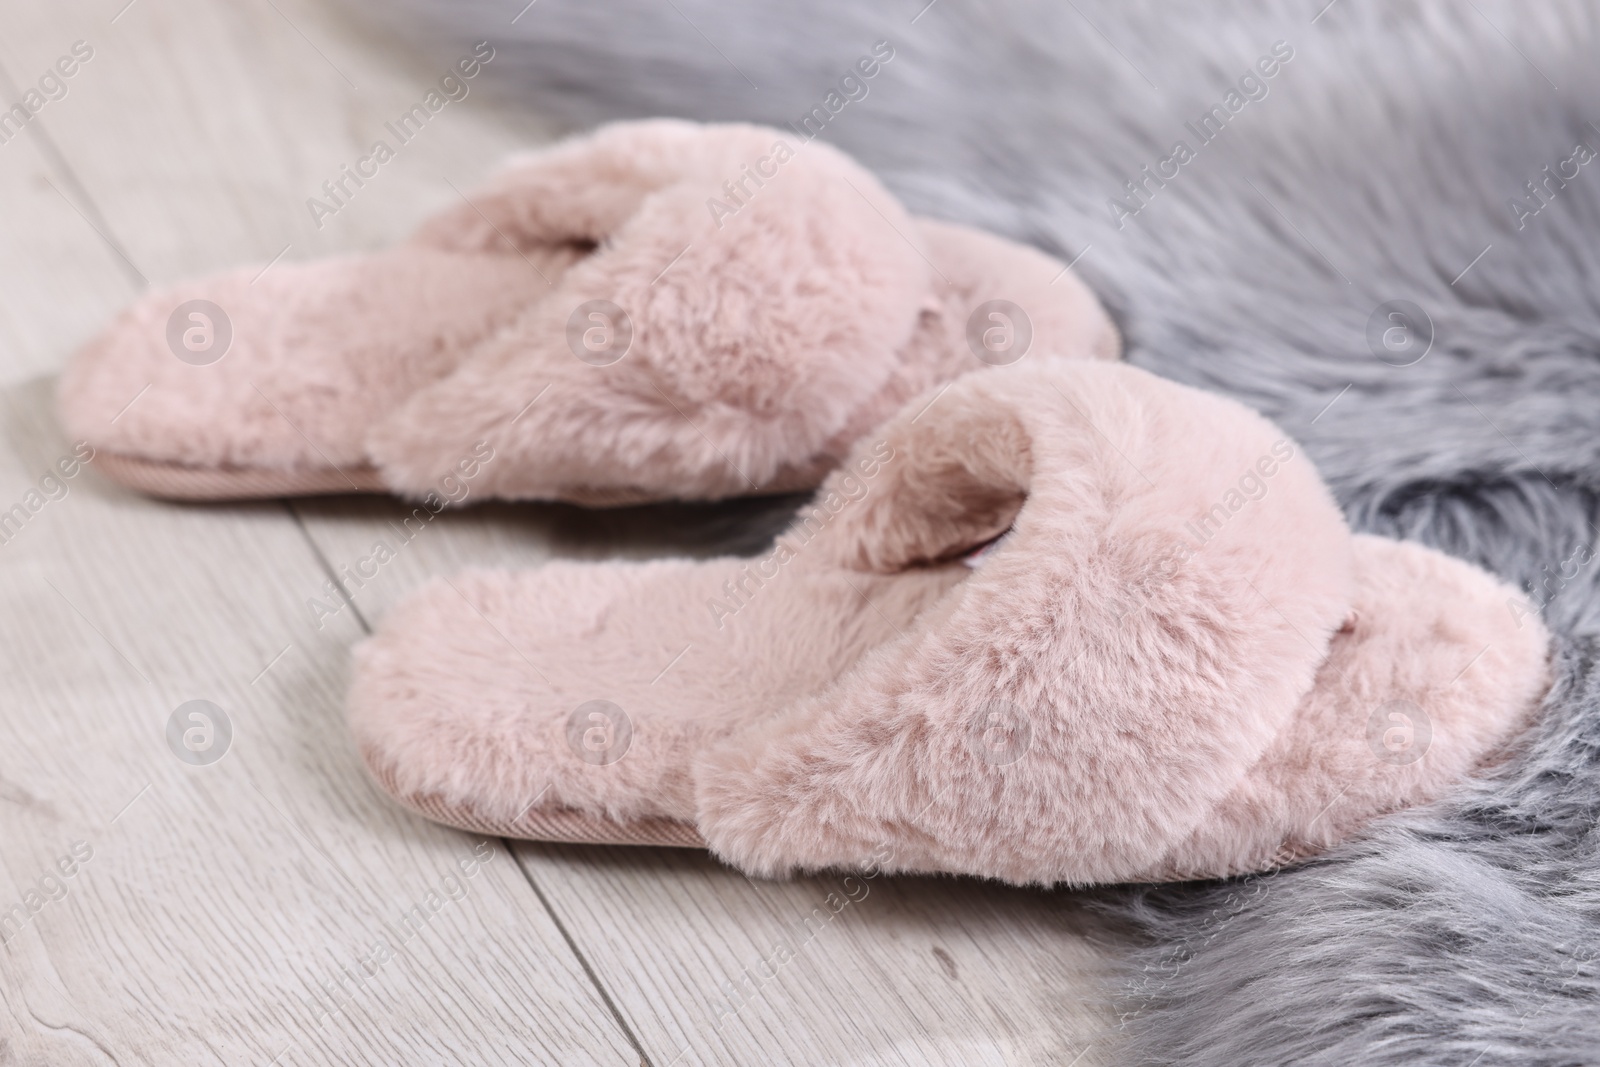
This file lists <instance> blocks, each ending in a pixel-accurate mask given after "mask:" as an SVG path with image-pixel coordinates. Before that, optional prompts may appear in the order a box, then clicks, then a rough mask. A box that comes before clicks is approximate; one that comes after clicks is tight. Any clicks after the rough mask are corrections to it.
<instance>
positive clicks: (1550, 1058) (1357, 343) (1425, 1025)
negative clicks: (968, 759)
mask: <svg viewBox="0 0 1600 1067" xmlns="http://www.w3.org/2000/svg"><path fill="white" fill-rule="evenodd" d="M362 2H365V3H374V0H362ZM925 4H927V0H897V2H895V3H892V4H884V5H874V6H873V7H872V8H871V9H869V7H868V5H861V4H855V3H850V2H849V0H821V2H817V3H812V4H808V5H785V6H781V7H780V6H777V5H769V4H762V5H756V4H753V3H749V2H742V3H740V2H734V0H668V2H665V3H658V2H656V0H648V2H647V0H609V2H607V3H605V4H595V5H588V4H583V3H579V2H578V0H539V2H538V3H537V4H536V5H534V6H530V7H529V8H526V9H524V10H523V12H522V14H521V15H520V16H518V17H517V18H516V20H515V22H514V23H513V22H512V18H511V17H512V15H515V14H516V9H517V8H518V7H520V6H521V5H520V2H518V3H512V2H509V0H403V2H402V3H401V4H400V5H399V6H400V7H401V8H404V9H407V17H408V18H409V19H410V20H411V22H410V25H412V26H413V27H423V26H428V27H431V29H429V30H428V31H427V33H426V34H425V36H427V37H428V38H429V39H430V40H433V41H434V42H436V43H440V44H441V45H442V46H444V47H446V48H447V49H448V50H452V51H450V52H449V54H450V55H454V54H455V52H456V51H459V50H460V46H461V44H462V43H464V42H469V41H473V40H478V39H481V38H485V37H487V38H489V39H491V40H493V41H495V42H496V46H497V48H499V49H500V51H501V55H502V56H503V57H504V58H502V59H497V61H496V64H495V68H494V74H495V76H497V77H500V78H502V79H506V80H505V81H504V82H503V88H505V89H506V90H508V91H513V92H516V93H519V94H521V95H522V97H523V98H524V99H526V100H528V101H529V103H530V104H531V105H532V106H533V107H534V108H536V109H537V110H538V111H540V112H542V113H546V114H553V115H556V116H559V117H561V118H563V119H564V120H566V121H568V122H570V123H572V124H573V125H575V126H581V125H587V124H590V123H594V122H598V121H602V120H606V119H612V118H619V117H629V116H639V115H653V114H672V115H684V116H689V117H693V118H703V119H735V118H737V119H750V120H756V121H764V122H769V123H773V124H777V125H782V124H784V123H787V122H797V121H798V120H799V119H800V117H801V116H803V115H806V114H808V113H812V109H813V108H815V107H817V106H819V105H825V101H826V99H827V96H828V94H829V92H830V91H832V90H834V89H835V88H837V87H839V85H840V81H841V78H842V77H843V76H844V75H845V74H847V73H848V72H849V68H850V67H851V66H852V64H853V63H854V62H855V60H856V59H857V57H859V56H861V55H864V54H866V53H868V52H869V51H870V50H871V49H872V46H873V44H874V43H875V42H877V41H888V42H890V44H891V46H892V48H893V49H894V57H893V59H892V60H890V61H889V62H888V63H887V64H886V65H885V66H884V67H883V69H882V71H881V72H880V73H879V74H878V76H877V77H876V78H874V79H873V80H872V81H871V82H870V83H867V84H866V86H865V95H864V96H862V95H860V93H861V91H862V90H860V89H857V88H855V87H853V86H851V85H846V86H845V89H846V90H848V93H846V94H844V95H843V97H842V98H843V99H844V100H845V102H844V104H843V105H842V106H840V107H839V108H838V109H837V113H835V112H834V110H833V109H831V108H829V109H827V110H826V123H825V130H824V132H823V134H822V136H824V137H826V138H827V139H829V140H831V141H833V142H834V143H836V144H838V145H840V146H841V147H843V148H845V149H847V150H848V151H850V152H852V153H854V154H855V155H856V156H857V157H858V158H860V159H861V160H862V161H863V162H865V163H867V164H868V165H869V166H871V167H873V168H875V169H876V170H877V171H878V172H879V173H880V174H882V175H883V176H884V178H885V179H886V181H887V182H888V183H889V185H890V186H891V187H893V188H894V189H895V190H896V191H897V192H898V193H899V194H900V195H901V196H902V197H903V198H904V199H905V200H906V201H907V202H908V203H909V204H910V205H911V206H912V208H913V209H914V210H917V211H920V212H923V213H926V214H931V215H938V216H943V217H947V218H952V219H957V220H960V221H965V222H971V223H976V224H979V225H983V226H987V227H989V228H992V229H994V230H997V231H1000V232H1003V233H1007V234H1010V235H1012V236H1015V237H1019V238H1022V239H1025V240H1029V241H1032V242H1034V243H1036V244H1038V245H1040V246H1042V247H1044V248H1046V249H1048V250H1050V251H1052V252H1054V253H1055V254H1057V255H1059V256H1061V257H1063V258H1065V259H1068V260H1071V259H1074V258H1075V257H1081V258H1079V259H1078V269H1079V270H1080V272H1081V273H1082V274H1083V275H1084V276H1085V277H1087V278H1088V279H1089V280H1090V282H1091V283H1092V284H1094V285H1095V286H1096V288H1097V289H1098V290H1099V291H1100V292H1101V293H1102V294H1103V295H1104V297H1105V298H1106V300H1107V303H1108V304H1109V306H1111V308H1112V309H1113V314H1114V315H1116V317H1117V318H1118V320H1119V321H1120V323H1121V324H1122V326H1123V329H1124V331H1125V333H1126V336H1127V340H1128V344H1129V358H1130V359H1131V361H1132V362H1134V363H1136V364H1138V365H1141V366H1144V367H1147V368H1150V369H1152V370H1155V371H1157V372H1159V373H1161V374H1164V375H1166V376H1168V377H1171V378H1175V379H1178V380H1180V381H1184V382H1188V383H1192V384H1195V385H1199V386H1203V387H1206V388H1210V389H1214V390H1217V391H1219V392H1223V393H1228V394H1231V395H1233V396H1235V397H1238V398H1240V399H1242V400H1244V401H1246V402H1247V403H1250V404H1252V405H1254V406H1255V407H1257V408H1259V409H1260V410H1261V411H1263V412H1264V413H1266V414H1267V415H1269V416H1271V417H1272V418H1274V419H1276V420H1278V421H1279V422H1280V423H1281V424H1282V425H1283V426H1284V427H1285V428H1286V429H1287V430H1289V431H1290V432H1291V433H1292V434H1294V435H1295V436H1296V437H1298V438H1299V439H1300V440H1301V441H1302V442H1304V444H1305V446H1306V447H1307V449H1308V450H1309V451H1310V454H1311V455H1312V456H1313V457H1314V459H1315V460H1316V462H1317V463H1318V464H1319V465H1320V467H1321V469H1322V471H1323V472H1324V473H1325V475H1326V476H1327V478H1328V480H1329V482H1330V483H1331V484H1332V485H1333V486H1334V488H1335V491H1336V492H1337V493H1338V494H1339V496H1340V499H1341V500H1342V502H1343V503H1344V505H1345V507H1346V509H1347V511H1348V513H1349V515H1350V517H1351V519H1352V521H1353V522H1354V523H1355V524H1356V525H1357V526H1358V527H1361V528H1364V529H1368V530H1375V531H1379V532H1384V533H1390V534H1394V535H1397V536H1403V537H1409V538H1415V539H1417V540H1421V541H1425V542H1428V543H1430V544H1433V545H1436V546H1439V547H1441V548H1443V549H1445V550H1446V551H1449V552H1453V553H1455V554H1458V555H1460V556H1463V557H1466V558H1468V559H1472V560H1476V561H1478V562H1480V563H1482V564H1483V565H1485V566H1487V567H1489V568H1490V569H1492V570H1494V571H1496V572H1498V573H1500V574H1501V575H1504V576H1506V577H1508V578H1510V579H1512V580H1514V581H1517V582H1521V583H1524V584H1525V585H1526V586H1527V587H1528V588H1529V589H1530V590H1531V591H1532V595H1533V596H1534V597H1535V599H1536V600H1538V601H1539V602H1540V603H1541V604H1542V605H1543V611H1544V614H1545V617H1546V620H1547V621H1548V623H1549V624H1550V625H1551V627H1552V628H1553V629H1554V630H1555V631H1556V632H1557V633H1558V634H1559V642H1560V648H1559V653H1558V655H1559V669H1560V682H1559V684H1558V686H1557V689H1556V691H1555V693H1554V694H1553V695H1552V697H1551V699H1550V700H1549V701H1548V703H1547V705H1546V710H1545V714H1544V717H1543V720H1542V722H1541V724H1540V726H1539V727H1538V728H1537V730H1536V732H1535V735H1534V736H1533V737H1532V738H1531V739H1530V740H1529V741H1528V743H1527V745H1526V746H1525V750H1524V752H1523V754H1522V755H1521V756H1519V758H1518V759H1517V761H1516V762H1515V764H1514V765H1512V766H1510V767H1508V768H1506V769H1504V770H1503V771H1502V772H1500V773H1498V774H1497V775H1495V776H1493V777H1492V778H1490V779H1487V780H1482V781H1477V782H1474V783H1471V784H1469V785H1468V786H1466V787H1465V788H1463V789H1461V790H1460V791H1459V792H1458V793H1457V794H1456V795H1454V796H1452V797H1451V798H1449V800H1448V801H1447V802H1444V803H1440V804H1438V805H1436V806H1434V807H1432V808H1430V809H1427V810H1420V811H1414V812H1410V813H1407V814H1405V815H1403V816H1400V817H1396V818H1392V819H1390V820H1388V821H1387V822H1386V823H1385V824H1383V825H1382V826H1381V827H1379V828H1378V829H1377V830H1375V831H1374V832H1373V833H1371V834H1370V835H1369V836H1368V837H1366V838H1365V839H1364V840H1361V841H1359V842H1356V843H1354V844H1352V845H1350V846H1349V847H1346V848H1343V849H1341V850H1339V851H1338V852H1337V853H1335V854H1333V855H1330V856H1327V857H1325V858H1323V859H1322V860H1320V861H1318V862H1316V863H1314V864H1312V865H1310V866H1307V867H1304V868H1300V869H1297V870H1293V871H1287V872H1282V873H1278V874H1275V875H1271V876H1267V877H1262V878H1258V879H1253V880H1248V881H1244V882H1229V883H1220V884H1204V885H1195V884H1190V885H1183V886H1176V887H1165V888H1159V889H1149V890H1130V891H1127V892H1126V893H1112V894H1107V895H1105V897H1104V900H1105V905H1106V906H1107V907H1110V908H1114V909H1118V910H1119V911H1120V912H1121V913H1123V914H1131V915H1133V916H1135V917H1136V918H1137V919H1138V920H1139V921H1140V923H1141V924H1142V926H1143V929H1144V930H1146V931H1147V932H1148V933H1149V935H1150V939H1149V942H1148V947H1147V948H1145V949H1144V950H1143V952H1142V953H1141V955H1140V956H1139V958H1138V959H1137V960H1135V962H1134V964H1133V972H1132V974H1131V977H1130V980H1129V983H1128V986H1127V988H1126V990H1125V995H1126V998H1127V1012H1126V1018H1127V1019H1128V1027H1129V1030H1130V1034H1131V1037H1132V1042H1131V1044H1130V1046H1129V1047H1130V1049H1131V1050H1132V1055H1133V1056H1134V1057H1135V1058H1136V1059H1138V1060H1139V1061H1141V1062H1151V1063H1171V1064H1185V1065H1188V1067H1204V1065H1217V1067H1243V1065H1253V1064H1272V1065H1277V1064H1289V1063H1294V1064H1338V1065H1341V1067H1343V1065H1348V1064H1363V1065H1366V1064H1372V1065H1386V1064H1394V1065H1401V1064H1404V1065H1407V1067H1415V1065H1419V1064H1441V1065H1444V1064H1449V1065H1457V1067H1494V1065H1497V1064H1517V1065H1534V1064H1539V1065H1549V1067H1557V1065H1570V1064H1588V1063H1600V835H1597V833H1596V830H1595V825H1596V817H1597V815H1600V673H1597V667H1596V659H1597V655H1600V579H1597V572H1600V567H1597V566H1595V565H1594V560H1595V559H1596V555H1597V553H1596V545H1595V542H1596V539H1597V536H1600V531H1597V529H1596V526H1595V525H1594V523H1595V522H1596V521H1600V520H1597V518H1596V514H1595V512H1596V503H1597V499H1600V496H1597V494H1600V160H1594V159H1593V157H1594V155H1595V153H1596V152H1597V151H1600V126H1597V125H1596V124H1597V123H1600V92H1597V90H1600V66H1597V64H1596V62H1595V50H1596V46H1597V43H1600V42H1597V37H1596V33H1595V29H1596V22H1597V21H1600V14H1597V13H1596V12H1595V10H1594V9H1593V8H1592V7H1591V6H1590V5H1588V4H1586V3H1579V2H1574V0H1541V2H1539V3H1537V4H1531V3H1526V2H1517V0H1503V2H1502V0H1465V2H1457V0H1450V2H1448V3H1447V2H1444V0H1440V2H1434V3H1418V2H1411V3H1404V2H1394V0H1333V2H1332V3H1329V2H1328V0H1304V2H1297V3H1285V4H1278V5H1267V4H1264V3H1261V2H1259V0H1254V2H1245V0H1237V2H1230V3H1211V4H1206V5H1179V4H1175V3H1161V4H1157V3H1154V2H1151V0H1124V2H1122V3H1115V2H1112V0H1010V2H1004V0H989V2H985V0H935V2H934V3H932V4H931V5H927V6H926V7H925V6H924V5H925ZM374 6H376V5H375V3H374ZM383 11H384V12H385V15H386V17H388V18H392V17H393V15H394V12H395V5H394V4H392V3H391V4H386V5H383ZM1278 42H1282V43H1281V44H1278ZM1275 45H1276V51H1275V50H1274V47H1275ZM1268 60H1275V62H1269V61H1268ZM1269 68H1270V69H1271V71H1272V74H1271V76H1270V77H1268V76H1266V74H1265V73H1264V72H1265V71H1266V70H1268V69H1269ZM1230 93H1232V94H1233V95H1232V96H1230V95H1229V94H1230ZM852 96H853V97H856V98H854V99H851V98H850V97H852ZM835 99H840V98H835ZM1213 108H1219V109H1221V110H1219V111H1213V110H1212V109H1213ZM1208 114H1209V115H1211V116H1212V118H1211V122H1210V125H1209V126H1207V127H1203V126H1202V121H1201V120H1202V118H1203V117H1204V116H1206V115H1208ZM1224 120H1225V124H1224ZM1218 127H1221V130H1220V132H1216V130H1217V128H1218ZM1180 141H1181V142H1184V144H1185V146H1186V149H1187V151H1186V152H1178V151H1177V150H1176V144H1177V142H1180ZM1580 146H1582V148H1581V150H1580ZM1180 157H1182V158H1180ZM1143 168H1149V169H1148V171H1147V170H1145V169H1143ZM1149 174H1155V175H1156V179H1160V180H1159V181H1157V180H1156V179H1152V178H1150V177H1148V175H1149ZM1163 175H1165V177H1163ZM1130 181H1133V182H1136V183H1137V188H1138V191H1137V192H1133V191H1130V189H1129V187H1128V186H1127V185H1125V183H1127V182H1130ZM1529 183H1533V184H1532V185H1530V184H1529ZM1119 201H1120V204H1119V203H1118V202H1119ZM1394 301H1408V302H1410V306H1408V307H1406V308H1399V309H1396V308H1394V307H1386V306H1385V305H1388V304H1390V302H1394ZM1417 308H1420V309H1421V312H1422V317H1419V316H1418V314H1417V311H1416V310H1415V309H1417ZM1394 314H1399V315H1400V316H1401V317H1400V318H1398V319H1396V318H1393V317H1392V315H1394ZM1390 329H1393V330H1395V331H1397V332H1390V333H1388V334H1385V330H1390ZM1429 342H1431V343H1429Z"/></svg>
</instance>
